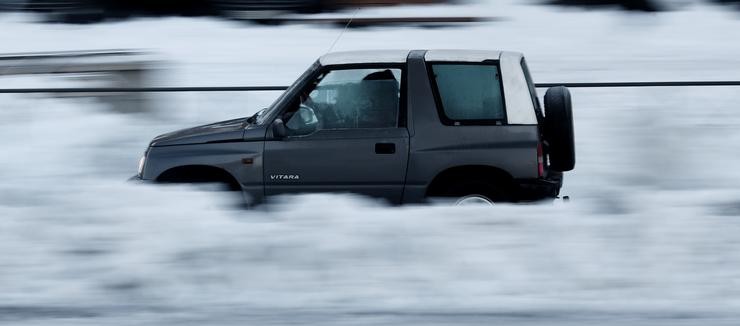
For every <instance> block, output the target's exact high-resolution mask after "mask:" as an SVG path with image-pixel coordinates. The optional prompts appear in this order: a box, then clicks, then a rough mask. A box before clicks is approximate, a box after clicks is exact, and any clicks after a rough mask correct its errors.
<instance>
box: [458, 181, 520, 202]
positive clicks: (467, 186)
mask: <svg viewBox="0 0 740 326" xmlns="http://www.w3.org/2000/svg"><path fill="white" fill-rule="evenodd" d="M444 197H448V198H455V204H456V205H458V204H459V203H460V202H461V201H462V200H464V199H466V198H471V197H479V198H485V199H486V200H487V201H489V202H490V203H491V205H493V204H495V203H503V202H511V201H512V196H511V194H508V193H506V192H505V191H502V190H501V189H500V188H499V187H497V186H496V185H495V184H494V183H491V182H484V181H472V182H464V183H459V184H456V185H454V186H452V187H450V189H448V190H447V192H446V193H445V194H444Z"/></svg>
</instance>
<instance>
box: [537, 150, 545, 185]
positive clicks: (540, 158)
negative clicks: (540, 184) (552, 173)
mask: <svg viewBox="0 0 740 326" xmlns="http://www.w3.org/2000/svg"><path fill="white" fill-rule="evenodd" d="M537 175H538V176H539V177H540V178H541V177H543V176H544V175H545V157H544V154H543V153H542V143H537Z"/></svg>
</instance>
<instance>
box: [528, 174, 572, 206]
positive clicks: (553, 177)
mask: <svg viewBox="0 0 740 326" xmlns="http://www.w3.org/2000/svg"><path fill="white" fill-rule="evenodd" d="M517 181H518V183H519V198H520V199H521V200H523V201H534V200H542V199H547V198H557V197H558V195H559V194H560V188H561V187H562V186H563V173H562V172H555V171H550V172H548V173H547V176H546V177H545V178H541V179H522V180H517Z"/></svg>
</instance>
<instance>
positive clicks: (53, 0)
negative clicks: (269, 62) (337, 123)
mask: <svg viewBox="0 0 740 326" xmlns="http://www.w3.org/2000/svg"><path fill="white" fill-rule="evenodd" d="M441 2H450V1H449V0H262V1H261V0H182V1H178V0H131V1H123V0H0V10H2V11H28V12H36V13H41V14H43V15H44V16H45V19H46V20H49V21H62V22H70V23H85V22H95V21H100V20H103V19H106V18H122V17H129V16H135V15H186V16H198V15H216V16H223V17H228V18H237V19H253V18H265V17H274V16H277V15H280V14H285V13H317V12H322V11H330V10H338V9H342V8H346V7H364V6H385V5H398V4H422V3H441Z"/></svg>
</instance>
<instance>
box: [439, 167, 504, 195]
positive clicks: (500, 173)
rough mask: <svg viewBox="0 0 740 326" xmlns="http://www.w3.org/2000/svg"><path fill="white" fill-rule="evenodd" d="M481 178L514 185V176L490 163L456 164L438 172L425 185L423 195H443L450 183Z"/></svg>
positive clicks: (500, 184) (501, 184)
mask: <svg viewBox="0 0 740 326" xmlns="http://www.w3.org/2000/svg"><path fill="white" fill-rule="evenodd" d="M481 180H485V181H488V182H495V183H496V184H497V185H498V186H500V187H503V188H507V189H508V188H512V187H513V185H514V177H513V176H512V175H511V174H509V173H508V172H506V171H505V170H503V169H501V168H498V167H495V166H491V165H458V166H453V167H449V168H446V169H444V170H442V171H440V172H438V173H437V174H436V175H435V176H434V178H433V179H432V181H431V182H430V183H429V184H428V185H427V188H426V191H425V195H426V196H427V197H430V196H439V195H443V194H444V193H445V191H446V190H447V189H448V188H449V187H450V186H452V185H455V184H460V183H464V182H470V181H481ZM512 190H513V189H512Z"/></svg>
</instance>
